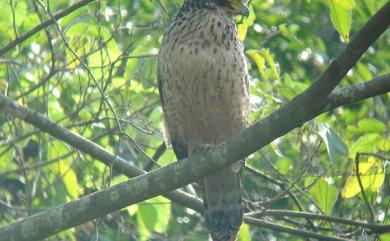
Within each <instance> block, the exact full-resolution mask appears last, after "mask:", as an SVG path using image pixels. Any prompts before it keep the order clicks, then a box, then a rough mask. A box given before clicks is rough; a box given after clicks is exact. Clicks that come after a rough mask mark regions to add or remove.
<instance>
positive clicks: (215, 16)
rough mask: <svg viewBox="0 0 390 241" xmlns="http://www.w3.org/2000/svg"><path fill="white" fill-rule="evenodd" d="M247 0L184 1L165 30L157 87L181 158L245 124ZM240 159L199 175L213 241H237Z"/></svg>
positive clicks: (168, 134)
mask: <svg viewBox="0 0 390 241" xmlns="http://www.w3.org/2000/svg"><path fill="white" fill-rule="evenodd" d="M248 14H249V9H248V6H247V1H246V0H185V1H184V3H183V5H182V7H181V8H180V10H179V12H178V14H177V15H176V17H175V18H174V20H173V21H172V23H171V24H170V25H169V26H168V28H167V29H166V31H165V33H164V36H163V40H162V44H161V48H160V52H159V56H158V70H157V78H158V89H159V93H160V99H161V104H162V109H163V116H164V122H165V128H166V133H165V135H166V139H167V140H168V142H169V143H170V144H172V148H173V151H174V153H175V155H176V157H177V159H178V160H181V159H184V158H186V157H188V156H191V155H194V154H195V153H197V152H199V151H202V150H204V149H207V148H211V147H213V146H215V145H217V144H219V143H221V142H223V141H224V140H226V139H227V138H229V137H230V136H232V135H234V134H236V133H238V132H239V131H240V130H241V129H243V128H244V127H245V126H246V125H247V123H248V118H249V117H248V116H249V112H250V105H249V84H248V82H249V78H250V77H249V74H248V68H247V64H246V60H245V54H244V48H243V44H242V42H241V41H240V39H239V36H238V33H237V27H236V24H235V21H234V18H235V16H237V15H243V16H248ZM242 163H243V161H238V162H237V163H234V164H232V165H231V166H229V167H227V168H225V169H223V170H220V171H218V172H217V173H215V174H213V175H211V176H208V177H206V178H204V179H203V180H200V183H201V184H202V191H203V201H204V217H205V221H206V227H207V229H208V231H209V233H210V236H211V238H212V239H213V241H234V240H236V237H237V234H238V232H239V230H240V226H241V224H242V221H243V208H242V198H241V187H240V186H241V181H240V170H241V168H242Z"/></svg>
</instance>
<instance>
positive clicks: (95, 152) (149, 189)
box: [0, 3, 390, 240]
mask: <svg viewBox="0 0 390 241" xmlns="http://www.w3.org/2000/svg"><path fill="white" fill-rule="evenodd" d="M389 22H390V3H388V4H386V5H385V7H383V8H382V9H381V10H380V11H379V12H378V13H377V14H376V15H375V16H374V17H373V18H372V19H371V20H370V21H369V22H368V23H367V24H366V26H365V27H364V28H363V29H362V30H361V31H360V32H359V33H358V34H357V36H356V37H355V39H354V40H353V41H352V42H351V43H350V44H349V45H348V46H347V48H346V49H345V50H344V51H343V52H342V53H341V54H340V56H339V57H338V58H336V60H335V61H333V62H332V64H331V65H330V67H329V68H328V69H327V70H326V71H325V73H324V74H323V75H321V76H320V78H319V79H318V80H317V81H316V82H315V84H313V86H311V87H310V88H309V89H308V90H306V91H305V92H304V93H303V94H301V95H299V96H298V97H297V98H295V99H293V100H292V101H291V102H289V103H288V104H286V105H285V106H284V107H282V108H280V109H279V110H277V111H275V112H274V113H273V114H271V115H270V116H269V117H267V118H266V119H264V120H262V121H260V122H258V123H256V124H255V125H253V126H251V127H249V128H248V129H246V130H243V131H242V132H241V133H239V134H238V135H236V136H234V137H232V138H230V139H229V140H227V141H226V142H225V143H223V144H220V145H218V146H217V147H216V148H214V149H212V150H210V151H209V152H208V153H206V152H205V153H198V154H197V155H195V156H192V157H190V158H187V159H184V160H182V161H181V162H177V163H174V164H170V165H168V166H166V167H163V168H160V169H158V170H156V171H153V172H151V173H148V174H144V173H143V172H142V171H140V170H138V169H136V168H133V167H130V166H129V165H127V164H126V162H125V161H124V160H123V159H120V158H115V157H114V156H113V155H112V154H110V153H108V152H106V151H105V150H103V149H102V148H100V147H99V146H98V145H96V144H94V143H92V142H90V141H87V140H85V139H84V138H82V137H81V136H79V135H76V134H74V133H72V132H70V131H69V130H67V129H65V128H62V127H61V126H59V125H57V124H54V123H52V122H50V121H49V120H48V119H46V118H45V117H44V116H43V115H40V114H38V113H36V112H34V111H31V110H28V109H27V108H24V107H21V106H19V105H18V104H17V103H15V102H12V101H11V100H9V99H8V98H6V97H4V96H1V95H0V107H1V108H2V109H4V111H5V112H6V113H9V114H11V115H13V116H15V117H17V118H20V119H23V120H25V121H26V122H28V123H31V124H33V125H34V126H36V127H38V128H40V129H42V130H43V131H45V132H48V133H50V134H51V135H52V136H54V137H56V138H58V139H61V140H63V141H65V142H66V143H68V144H70V145H72V146H74V147H75V148H78V149H80V150H82V151H83V152H85V153H88V154H90V155H91V156H93V157H94V158H96V159H99V160H102V161H103V162H104V163H106V164H110V163H112V164H113V165H114V166H116V167H117V168H119V167H120V168H123V169H124V170H126V172H128V173H132V175H142V174H143V175H142V176H139V177H136V178H133V179H131V180H129V181H127V182H124V183H121V184H119V185H117V186H113V187H109V188H106V189H104V190H102V191H100V192H97V193H94V194H91V195H88V196H86V197H83V198H81V199H80V200H77V201H72V202H69V203H67V204H64V205H61V206H59V207H57V208H54V209H51V210H49V211H47V212H43V213H39V214H36V215H34V216H32V217H30V218H28V219H25V220H22V221H19V222H15V223H13V224H10V225H7V226H5V227H3V228H1V229H0V234H1V235H0V240H4V238H3V237H7V240H34V239H40V238H44V237H48V236H50V235H52V234H54V233H56V232H59V231H61V230H64V229H67V228H69V227H73V226H76V225H79V224H81V223H83V222H85V221H88V220H91V219H94V218H97V217H100V216H103V215H105V214H107V213H109V212H112V211H114V210H118V209H121V208H123V207H126V206H128V205H131V204H134V203H137V202H139V201H142V200H145V199H148V198H150V197H153V196H156V195H160V194H163V193H166V192H168V191H170V190H174V189H176V188H178V187H181V186H184V185H186V184H188V183H191V182H193V181H196V180H198V179H199V178H201V177H204V176H207V175H210V174H212V173H214V172H216V171H217V170H220V169H222V168H224V167H226V166H228V165H230V164H232V163H233V162H235V161H237V160H240V159H242V158H244V157H245V156H247V155H249V154H251V153H252V152H254V151H256V150H258V149H260V148H261V147H263V146H265V145H267V144H268V143H270V142H271V141H272V140H274V139H276V138H278V137H280V136H282V135H284V134H285V133H287V132H289V131H291V130H292V129H294V128H296V127H298V126H300V125H302V124H303V123H305V122H306V121H308V120H310V119H312V118H313V117H315V116H316V115H317V114H318V113H321V112H323V111H324V109H326V106H327V104H328V103H327V96H328V94H329V93H330V91H331V90H332V89H333V88H334V87H335V86H336V85H337V84H338V83H339V82H340V80H341V78H342V77H343V76H344V75H345V74H346V73H347V71H348V70H349V69H350V68H351V67H352V66H353V65H354V64H355V63H356V61H357V60H358V58H359V57H360V56H361V55H362V54H363V52H364V51H365V50H366V49H367V48H368V47H369V46H370V45H371V44H372V43H373V42H374V41H375V39H377V38H378V37H379V36H380V34H381V33H383V32H384V31H385V30H386V29H387V27H388V25H389ZM167 177H169V178H167ZM197 203H198V202H196V204H197ZM200 209H201V208H199V210H200ZM34 224H35V225H34ZM23 235H25V236H23Z"/></svg>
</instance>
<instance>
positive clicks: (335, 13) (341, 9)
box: [324, 0, 355, 42]
mask: <svg viewBox="0 0 390 241" xmlns="http://www.w3.org/2000/svg"><path fill="white" fill-rule="evenodd" d="M324 1H325V3H326V4H327V6H328V7H329V9H330V18H331V20H332V23H333V26H334V27H335V28H336V30H337V31H338V32H339V34H340V36H341V38H342V39H343V40H344V41H345V42H348V41H349V31H350V29H351V23H352V9H353V8H354V7H355V0H324Z"/></svg>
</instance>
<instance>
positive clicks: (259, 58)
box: [246, 49, 280, 80]
mask: <svg viewBox="0 0 390 241" xmlns="http://www.w3.org/2000/svg"><path fill="white" fill-rule="evenodd" d="M246 54H247V55H248V56H249V57H251V58H252V59H253V61H254V62H255V63H256V65H257V69H258V70H259V72H260V75H261V77H262V78H263V79H264V80H279V79H280V74H279V70H278V68H277V66H276V63H275V60H274V57H273V55H272V54H271V52H270V50H269V49H260V50H256V49H250V50H248V51H246Z"/></svg>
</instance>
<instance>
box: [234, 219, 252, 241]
mask: <svg viewBox="0 0 390 241" xmlns="http://www.w3.org/2000/svg"><path fill="white" fill-rule="evenodd" d="M237 241H252V238H251V234H250V231H249V225H248V224H245V223H244V224H243V225H242V227H241V229H240V233H239V234H238V239H237Z"/></svg>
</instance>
